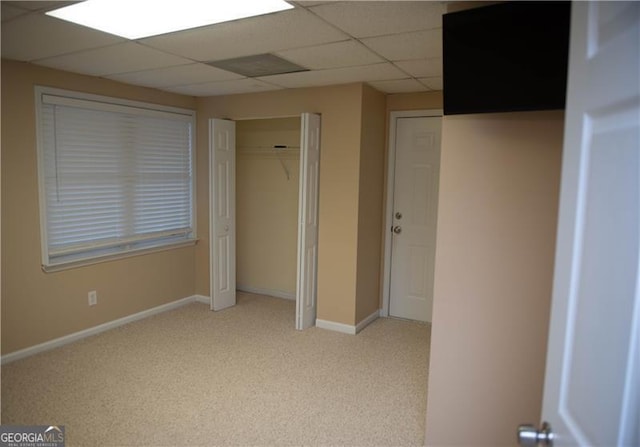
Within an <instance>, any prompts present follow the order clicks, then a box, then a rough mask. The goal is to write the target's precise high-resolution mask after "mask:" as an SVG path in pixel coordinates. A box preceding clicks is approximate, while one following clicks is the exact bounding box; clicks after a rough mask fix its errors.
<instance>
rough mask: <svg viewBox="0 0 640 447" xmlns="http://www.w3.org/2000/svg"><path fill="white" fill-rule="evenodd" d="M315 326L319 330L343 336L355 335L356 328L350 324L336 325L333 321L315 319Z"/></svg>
mask: <svg viewBox="0 0 640 447" xmlns="http://www.w3.org/2000/svg"><path fill="white" fill-rule="evenodd" d="M316 326H317V327H319V328H320V329H327V330H330V331H334V332H342V333H343V334H349V335H356V327H355V326H353V325H350V324H344V323H336V322H335V321H329V320H321V319H319V318H318V319H316Z"/></svg>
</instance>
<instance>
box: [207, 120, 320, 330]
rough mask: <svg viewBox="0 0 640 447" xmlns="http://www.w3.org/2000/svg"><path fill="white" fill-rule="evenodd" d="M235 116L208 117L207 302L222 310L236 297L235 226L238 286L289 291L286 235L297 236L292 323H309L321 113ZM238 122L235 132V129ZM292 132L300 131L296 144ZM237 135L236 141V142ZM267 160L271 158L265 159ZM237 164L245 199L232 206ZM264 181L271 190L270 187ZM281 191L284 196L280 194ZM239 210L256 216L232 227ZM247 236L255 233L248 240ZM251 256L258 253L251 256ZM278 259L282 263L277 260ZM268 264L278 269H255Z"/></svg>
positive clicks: (313, 284)
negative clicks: (264, 117) (295, 164)
mask: <svg viewBox="0 0 640 447" xmlns="http://www.w3.org/2000/svg"><path fill="white" fill-rule="evenodd" d="M296 120H297V122H298V127H297V131H296V128H295V125H294V123H295V121H296ZM238 123H239V124H238ZM238 123H236V122H235V121H231V120H221V119H211V120H209V161H210V163H209V199H210V201H209V210H210V215H209V218H210V221H209V236H210V290H211V309H212V310H222V309H225V308H227V307H231V306H234V305H235V304H236V288H237V285H236V284H237V279H238V277H237V274H236V272H237V271H238V270H237V265H236V259H237V253H238V250H237V249H238V244H237V235H238V231H239V232H240V233H239V234H240V235H241V236H243V237H245V238H248V240H246V241H245V240H243V241H242V242H241V244H240V250H242V251H241V254H240V255H241V259H238V264H240V263H242V266H241V268H240V269H239V271H238V273H239V275H240V278H239V279H240V281H241V282H240V284H239V285H240V287H241V288H244V290H246V291H254V292H257V293H264V294H270V295H273V296H280V297H282V298H290V297H291V285H292V281H291V279H292V275H293V273H292V272H293V270H292V269H291V268H287V267H286V264H290V262H289V259H291V258H289V257H287V253H291V252H293V250H292V248H291V247H293V243H292V241H293V240H296V242H297V243H296V245H295V247H296V253H297V255H296V257H295V262H294V263H293V265H295V272H296V273H295V295H294V297H295V301H296V329H299V330H302V329H306V328H308V327H310V326H313V325H314V324H315V319H316V308H317V299H316V297H317V292H316V289H317V258H318V250H317V247H318V188H319V167H320V115H317V114H312V113H303V114H302V115H301V117H300V118H293V121H292V120H290V119H288V118H285V119H270V120H250V121H247V122H246V123H241V122H238ZM237 124H238V125H237ZM237 130H239V131H240V132H241V133H240V135H239V136H238V135H237ZM296 136H297V137H299V139H298V140H297V141H299V143H298V145H297V146H296V145H295V143H294V141H295V137H296ZM274 138H275V139H274ZM237 143H240V144H239V146H240V147H239V150H238V147H237V146H238V144H237ZM296 152H298V153H299V155H298V160H299V164H298V166H299V168H298V171H297V174H298V177H299V182H298V183H297V185H298V188H297V191H296V189H295V186H294V185H295V182H292V180H295V175H296V170H295V169H294V168H293V166H292V163H291V162H292V161H295V155H296ZM245 157H246V158H245ZM252 157H254V158H253V159H252ZM291 158H293V160H291ZM238 160H239V161H238ZM265 161H269V163H263V162H265ZM272 162H276V163H275V164H274V163H272ZM239 170H240V173H243V172H244V175H243V177H241V178H240V180H239V182H242V183H241V187H240V194H241V197H240V198H241V199H244V202H243V203H242V204H241V206H240V208H239V209H238V202H237V199H236V196H237V186H238V185H237V184H236V178H237V177H238V171H239ZM275 175H278V176H282V175H284V179H286V181H285V182H284V183H283V182H282V180H283V178H282V177H280V178H279V179H280V181H275V180H277V178H276V177H275ZM245 176H246V178H244V177H245ZM270 177H271V179H272V181H269V178H270ZM292 177H293V179H292ZM260 179H262V180H260ZM245 181H246V182H247V183H244V182H245ZM274 181H275V182H274ZM265 182H266V183H265ZM275 183H280V187H278V188H274V184H275ZM270 188H274V190H273V191H270V192H269V191H268V190H269V189H270ZM296 192H297V196H298V199H297V219H296V220H295V221H294V223H293V227H292V225H291V222H290V221H289V220H287V216H289V215H293V214H294V213H293V210H295V209H296V202H295V201H294V200H292V199H291V198H292V197H295V195H296ZM256 196H257V197H259V199H256ZM283 197H287V199H286V200H281V199H282V198H283ZM238 212H240V216H241V217H245V218H246V216H247V214H249V216H253V217H254V219H252V220H248V221H247V220H246V219H245V220H243V221H242V222H241V223H240V225H239V228H238V222H237V215H238ZM253 236H256V237H257V238H258V239H255V240H254V238H253ZM276 236H277V237H276ZM267 249H268V250H267ZM268 251H270V252H268ZM279 255H282V256H279ZM254 256H257V258H258V259H257V260H256V259H253V257H254ZM245 262H246V263H247V264H246V265H245ZM278 262H282V263H284V264H283V265H278V264H277V263H278ZM271 268H273V269H275V270H272V272H274V271H275V272H277V274H276V277H275V278H274V277H273V276H274V275H273V274H271V275H270V274H269V272H268V271H267V272H266V273H265V272H264V271H261V270H264V269H271ZM255 281H257V282H255ZM251 282H255V284H258V285H252V284H250V283H251ZM260 283H261V284H262V285H260Z"/></svg>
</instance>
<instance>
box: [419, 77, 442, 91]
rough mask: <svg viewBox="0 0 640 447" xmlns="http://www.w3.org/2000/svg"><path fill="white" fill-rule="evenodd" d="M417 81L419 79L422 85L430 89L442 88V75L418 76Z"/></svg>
mask: <svg viewBox="0 0 640 447" xmlns="http://www.w3.org/2000/svg"><path fill="white" fill-rule="evenodd" d="M418 81H420V82H421V83H422V84H423V85H426V86H427V87H429V88H430V89H432V90H442V89H443V85H442V77H435V78H420V79H418Z"/></svg>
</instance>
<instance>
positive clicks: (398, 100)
mask: <svg viewBox="0 0 640 447" xmlns="http://www.w3.org/2000/svg"><path fill="white" fill-rule="evenodd" d="M442 104H443V103H442V92H441V91H437V92H419V93H395V94H392V95H388V96H387V115H388V114H389V112H393V111H395V110H435V109H442Z"/></svg>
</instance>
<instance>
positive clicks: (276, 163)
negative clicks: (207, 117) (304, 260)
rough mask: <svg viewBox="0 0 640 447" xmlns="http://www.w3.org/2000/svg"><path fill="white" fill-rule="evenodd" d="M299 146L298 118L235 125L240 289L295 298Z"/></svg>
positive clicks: (250, 121) (253, 121)
mask: <svg viewBox="0 0 640 447" xmlns="http://www.w3.org/2000/svg"><path fill="white" fill-rule="evenodd" d="M274 145H286V146H289V147H294V149H286V150H280V151H279V152H278V153H276V152H275V151H274V150H273V149H270V148H273V146H274ZM299 146H300V118H279V119H264V120H244V121H238V122H237V123H236V149H237V152H236V153H237V158H236V246H237V248H236V279H237V285H238V288H239V289H241V290H256V289H258V290H261V291H264V292H265V293H268V292H269V291H270V292H271V294H274V295H276V296H280V295H283V294H285V295H290V296H291V297H293V296H295V293H296V273H297V270H296V268H297V263H296V260H297V247H298V224H297V222H298V190H299V172H300V149H299ZM285 168H286V171H285ZM287 175H288V177H287Z"/></svg>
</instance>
